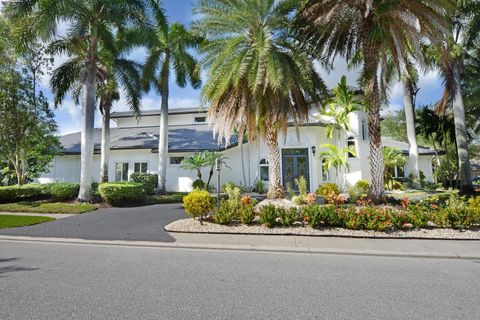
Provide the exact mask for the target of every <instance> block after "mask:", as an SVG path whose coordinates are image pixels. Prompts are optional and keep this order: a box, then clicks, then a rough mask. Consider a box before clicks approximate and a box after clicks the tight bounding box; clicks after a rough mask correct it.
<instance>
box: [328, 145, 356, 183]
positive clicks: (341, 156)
mask: <svg viewBox="0 0 480 320" xmlns="http://www.w3.org/2000/svg"><path fill="white" fill-rule="evenodd" d="M320 147H321V148H323V149H326V150H324V151H322V152H320V159H322V163H323V166H324V167H323V168H322V169H323V170H326V171H329V170H330V169H331V168H335V176H336V178H337V183H338V185H339V186H340V188H341V189H343V188H344V187H345V181H340V170H341V169H342V168H344V167H345V168H347V169H350V164H349V163H348V159H347V155H348V154H352V155H356V150H355V147H354V146H347V147H345V148H339V147H337V146H336V145H333V144H328V143H327V144H323V145H321V146H320ZM344 180H345V179H344Z"/></svg>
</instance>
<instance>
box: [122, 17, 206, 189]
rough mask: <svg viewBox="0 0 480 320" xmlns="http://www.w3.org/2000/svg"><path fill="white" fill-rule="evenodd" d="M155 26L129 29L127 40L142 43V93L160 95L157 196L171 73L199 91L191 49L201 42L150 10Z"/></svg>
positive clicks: (163, 170)
mask: <svg viewBox="0 0 480 320" xmlns="http://www.w3.org/2000/svg"><path fill="white" fill-rule="evenodd" d="M154 16H155V18H156V19H155V23H154V25H153V26H152V27H151V28H148V29H143V28H139V29H137V30H133V31H132V32H131V33H130V35H129V37H128V40H129V41H130V43H131V44H134V43H135V44H137V45H138V44H145V45H146V47H147V52H148V53H147V58H146V61H145V64H144V66H143V82H144V87H145V90H146V91H149V90H150V89H151V87H152V86H153V88H154V89H155V90H156V91H157V92H158V93H160V94H161V96H162V102H161V106H160V124H159V125H160V128H159V130H160V131H159V139H158V190H157V193H158V194H165V193H166V191H167V190H166V186H167V167H168V163H167V160H168V159H167V158H168V99H169V93H170V90H169V86H170V78H171V77H172V75H171V72H172V71H173V72H174V74H175V83H176V85H178V86H179V87H182V88H183V87H185V86H186V85H187V84H188V83H189V84H190V85H191V86H192V87H193V88H195V89H196V88H199V87H200V84H201V81H200V65H199V63H198V62H197V60H196V59H195V57H194V55H193V54H192V52H191V50H192V49H195V48H197V46H198V45H199V44H200V42H201V41H202V39H201V38H200V37H198V36H197V35H195V34H194V33H193V32H191V31H190V30H188V29H187V28H186V27H185V26H184V25H182V24H180V23H169V21H168V19H167V18H166V17H165V15H164V13H163V11H162V10H156V11H154Z"/></svg>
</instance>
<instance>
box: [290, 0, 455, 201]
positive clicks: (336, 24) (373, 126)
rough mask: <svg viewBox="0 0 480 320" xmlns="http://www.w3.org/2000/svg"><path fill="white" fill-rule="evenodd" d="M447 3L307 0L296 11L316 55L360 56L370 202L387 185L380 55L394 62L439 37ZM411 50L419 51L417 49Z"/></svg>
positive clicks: (444, 25)
mask: <svg viewBox="0 0 480 320" xmlns="http://www.w3.org/2000/svg"><path fill="white" fill-rule="evenodd" d="M449 6H450V1H449V0H446V1H442V2H439V1H435V0H399V1H396V0H395V1H394V0H378V1H376V0H358V1H339V0H309V1H308V2H307V3H306V4H305V6H304V8H303V9H302V11H301V12H300V14H299V21H300V22H303V23H304V25H305V24H306V27H305V28H302V33H303V34H306V35H307V37H308V40H309V41H308V42H307V43H308V44H309V45H310V46H311V47H313V48H314V49H316V51H317V53H318V55H319V56H321V55H324V57H325V58H326V59H327V60H332V58H334V57H335V56H336V55H342V56H344V57H346V58H347V60H352V58H356V59H359V57H360V56H361V57H362V58H363V59H362V61H363V71H362V75H361V83H362V85H363V88H364V93H365V96H366V104H367V110H368V128H369V130H368V133H369V140H370V166H371V173H372V184H371V189H370V191H369V196H370V198H371V199H372V200H373V201H374V202H381V201H384V198H383V194H384V188H385V186H384V178H383V171H384V163H383V158H382V142H381V131H380V120H381V118H380V105H381V102H382V101H381V100H382V99H381V97H384V96H386V93H385V92H382V94H380V87H379V82H378V76H377V75H378V73H379V66H380V64H381V61H382V57H383V56H385V55H387V54H388V55H390V56H392V57H393V61H394V62H395V63H397V64H398V63H399V61H401V60H402V59H403V57H404V53H405V52H406V51H407V48H409V47H412V48H420V44H421V43H423V42H424V40H426V39H428V40H429V41H431V42H436V41H439V40H440V39H441V36H442V33H443V32H445V30H446V29H447V27H448V24H447V21H446V20H445V18H444V15H445V11H446V10H447V9H449ZM299 25H300V26H302V23H299ZM414 53H415V55H416V56H419V55H421V52H420V50H415V52H414Z"/></svg>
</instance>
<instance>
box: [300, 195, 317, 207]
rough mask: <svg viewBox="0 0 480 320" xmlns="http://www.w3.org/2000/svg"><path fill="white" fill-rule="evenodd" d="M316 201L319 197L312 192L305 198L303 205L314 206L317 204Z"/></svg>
mask: <svg viewBox="0 0 480 320" xmlns="http://www.w3.org/2000/svg"><path fill="white" fill-rule="evenodd" d="M315 200H317V196H316V195H315V193H313V192H310V193H308V194H306V195H305V197H304V198H303V203H305V204H312V203H315Z"/></svg>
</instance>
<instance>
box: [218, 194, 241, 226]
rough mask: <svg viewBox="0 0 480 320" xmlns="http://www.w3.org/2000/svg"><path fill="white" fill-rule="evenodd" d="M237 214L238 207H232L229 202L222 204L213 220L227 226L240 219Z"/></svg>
mask: <svg viewBox="0 0 480 320" xmlns="http://www.w3.org/2000/svg"><path fill="white" fill-rule="evenodd" d="M237 214H238V210H237V207H232V206H231V203H230V202H229V201H228V200H227V201H222V203H220V208H218V209H216V210H215V211H214V213H213V215H212V219H213V221H214V222H215V223H218V224H223V225H227V224H230V223H232V222H233V221H234V220H235V219H237V218H238V217H237Z"/></svg>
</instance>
